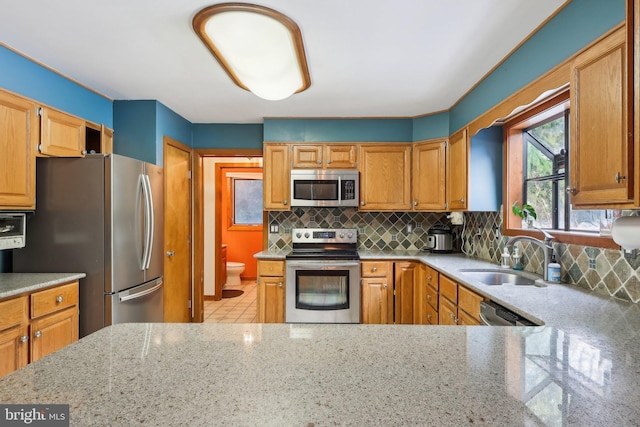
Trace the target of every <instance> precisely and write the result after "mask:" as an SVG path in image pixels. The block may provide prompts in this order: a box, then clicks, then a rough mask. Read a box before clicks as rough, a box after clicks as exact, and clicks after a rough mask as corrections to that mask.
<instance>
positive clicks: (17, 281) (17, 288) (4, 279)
mask: <svg viewBox="0 0 640 427" xmlns="http://www.w3.org/2000/svg"><path fill="white" fill-rule="evenodd" d="M83 277H86V274H84V273H0V299H1V298H8V297H12V296H15V295H19V294H22V293H25V292H32V291H37V290H39V289H44V288H48V287H49V286H54V285H60V284H62V283H67V282H71V281H73V280H78V279H82V278H83Z"/></svg>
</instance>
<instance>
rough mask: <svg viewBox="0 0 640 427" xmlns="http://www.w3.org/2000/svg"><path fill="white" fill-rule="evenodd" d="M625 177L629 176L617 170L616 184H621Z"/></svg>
mask: <svg viewBox="0 0 640 427" xmlns="http://www.w3.org/2000/svg"><path fill="white" fill-rule="evenodd" d="M623 179H627V177H626V176H625V175H622V174H620V172H616V184H620V181H622V180H623Z"/></svg>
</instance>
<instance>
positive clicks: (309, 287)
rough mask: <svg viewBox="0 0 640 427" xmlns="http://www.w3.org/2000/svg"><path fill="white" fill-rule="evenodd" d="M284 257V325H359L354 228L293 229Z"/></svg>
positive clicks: (356, 243)
mask: <svg viewBox="0 0 640 427" xmlns="http://www.w3.org/2000/svg"><path fill="white" fill-rule="evenodd" d="M292 244H293V249H292V251H291V253H290V254H289V255H287V257H286V267H287V272H286V274H287V278H286V307H285V320H286V322H287V323H360V257H359V256H358V251H357V245H358V230H357V229H354V228H346V229H333V228H294V229H293V231H292Z"/></svg>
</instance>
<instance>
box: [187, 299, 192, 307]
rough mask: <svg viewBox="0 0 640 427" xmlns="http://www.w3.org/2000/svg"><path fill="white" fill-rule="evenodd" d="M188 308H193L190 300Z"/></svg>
mask: <svg viewBox="0 0 640 427" xmlns="http://www.w3.org/2000/svg"><path fill="white" fill-rule="evenodd" d="M187 308H191V300H189V303H188V304H187Z"/></svg>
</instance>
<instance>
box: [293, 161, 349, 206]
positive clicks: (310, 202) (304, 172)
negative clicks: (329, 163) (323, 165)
mask: <svg viewBox="0 0 640 427" xmlns="http://www.w3.org/2000/svg"><path fill="white" fill-rule="evenodd" d="M358 177H359V175H358V171H357V170H350V169H345V170H338V169H336V170H314V169H292V170H291V206H319V207H333V206H339V207H351V206H354V207H357V206H358V196H359V193H360V191H359V190H360V189H359V187H360V183H359V181H358Z"/></svg>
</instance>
